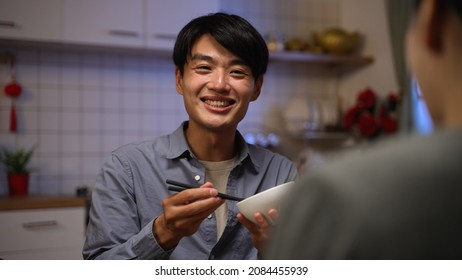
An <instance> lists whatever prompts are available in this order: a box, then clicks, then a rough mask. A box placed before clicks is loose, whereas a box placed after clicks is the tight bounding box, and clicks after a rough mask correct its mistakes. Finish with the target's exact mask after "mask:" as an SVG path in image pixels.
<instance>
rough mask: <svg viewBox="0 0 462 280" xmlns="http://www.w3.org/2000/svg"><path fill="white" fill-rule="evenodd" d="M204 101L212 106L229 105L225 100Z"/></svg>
mask: <svg viewBox="0 0 462 280" xmlns="http://www.w3.org/2000/svg"><path fill="white" fill-rule="evenodd" d="M205 103H207V104H208V105H210V106H213V107H226V106H229V102H225V101H216V100H206V101H205Z"/></svg>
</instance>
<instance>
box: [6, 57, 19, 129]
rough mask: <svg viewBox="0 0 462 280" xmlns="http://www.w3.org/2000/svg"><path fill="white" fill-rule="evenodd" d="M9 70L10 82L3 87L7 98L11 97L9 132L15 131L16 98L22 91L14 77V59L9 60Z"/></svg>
mask: <svg viewBox="0 0 462 280" xmlns="http://www.w3.org/2000/svg"><path fill="white" fill-rule="evenodd" d="M10 70H11V82H9V83H8V84H7V85H6V86H5V88H4V91H5V94H6V96H8V97H9V98H11V110H10V132H16V131H17V116H16V104H15V102H16V98H18V97H19V95H20V94H21V91H22V87H21V85H20V84H18V83H17V82H16V78H15V76H16V75H15V74H16V73H15V63H14V59H12V60H11V63H10Z"/></svg>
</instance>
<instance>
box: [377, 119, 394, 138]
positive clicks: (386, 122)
mask: <svg viewBox="0 0 462 280" xmlns="http://www.w3.org/2000/svg"><path fill="white" fill-rule="evenodd" d="M379 121H380V126H381V127H382V130H383V131H384V132H385V133H386V134H392V133H395V132H396V131H397V130H398V123H397V121H396V120H395V119H394V118H392V117H390V116H381V117H380V120H379Z"/></svg>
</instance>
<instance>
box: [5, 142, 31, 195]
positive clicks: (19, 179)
mask: <svg viewBox="0 0 462 280" xmlns="http://www.w3.org/2000/svg"><path fill="white" fill-rule="evenodd" d="M34 150H35V148H31V149H28V150H26V149H18V150H17V151H12V150H9V149H7V148H5V147H2V148H1V151H0V162H1V163H3V164H4V165H5V167H6V173H7V177H8V187H9V193H10V195H11V196H25V195H27V194H28V190H29V174H30V172H31V169H30V168H29V167H28V165H29V161H30V159H31V158H32V155H33V154H34Z"/></svg>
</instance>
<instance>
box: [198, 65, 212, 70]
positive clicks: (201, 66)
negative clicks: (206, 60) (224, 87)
mask: <svg viewBox="0 0 462 280" xmlns="http://www.w3.org/2000/svg"><path fill="white" fill-rule="evenodd" d="M195 68H196V70H199V71H209V70H210V69H211V68H210V66H208V65H198V66H196V67H195Z"/></svg>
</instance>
